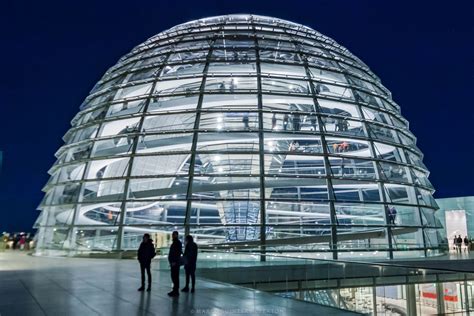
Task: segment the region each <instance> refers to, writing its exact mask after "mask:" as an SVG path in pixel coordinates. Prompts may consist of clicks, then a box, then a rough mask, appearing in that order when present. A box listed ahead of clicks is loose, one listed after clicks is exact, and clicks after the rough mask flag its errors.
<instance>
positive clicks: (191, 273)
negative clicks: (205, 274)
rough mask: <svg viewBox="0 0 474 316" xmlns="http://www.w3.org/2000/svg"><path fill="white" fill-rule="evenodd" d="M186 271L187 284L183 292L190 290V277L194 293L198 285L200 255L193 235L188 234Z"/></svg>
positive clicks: (185, 255)
mask: <svg viewBox="0 0 474 316" xmlns="http://www.w3.org/2000/svg"><path fill="white" fill-rule="evenodd" d="M184 245H185V246H184V255H183V257H184V271H185V272H186V286H185V287H184V288H183V289H182V290H181V292H188V291H189V278H191V293H194V286H195V285H196V275H195V273H196V261H197V255H198V246H197V244H196V243H195V242H194V240H193V236H191V235H187V236H186V238H185V240H184Z"/></svg>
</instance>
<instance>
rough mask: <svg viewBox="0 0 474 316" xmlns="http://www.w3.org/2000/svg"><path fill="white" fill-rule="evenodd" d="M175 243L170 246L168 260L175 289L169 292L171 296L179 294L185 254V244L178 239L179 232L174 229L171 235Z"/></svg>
mask: <svg viewBox="0 0 474 316" xmlns="http://www.w3.org/2000/svg"><path fill="white" fill-rule="evenodd" d="M171 237H172V238H173V243H172V244H171V246H170V252H169V254H168V262H169V263H170V267H171V280H172V281H173V290H172V291H171V292H169V293H168V295H169V296H179V266H180V264H181V255H182V254H183V245H182V244H181V241H179V239H178V232H177V231H174V232H173V234H172V235H171Z"/></svg>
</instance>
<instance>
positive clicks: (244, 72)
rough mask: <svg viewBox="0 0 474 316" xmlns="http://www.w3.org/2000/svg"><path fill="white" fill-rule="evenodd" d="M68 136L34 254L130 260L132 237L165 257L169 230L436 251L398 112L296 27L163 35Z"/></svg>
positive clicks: (385, 95)
mask: <svg viewBox="0 0 474 316" xmlns="http://www.w3.org/2000/svg"><path fill="white" fill-rule="evenodd" d="M71 124H72V128H71V129H70V130H69V131H68V132H67V133H66V135H65V136H64V141H65V145H64V146H62V147H61V148H60V149H59V150H58V152H57V153H56V156H57V158H58V160H57V162H56V163H55V164H54V165H53V167H52V168H51V169H50V170H49V173H50V174H51V178H50V180H49V182H48V183H47V184H46V186H45V188H44V191H45V197H44V199H43V201H42V203H41V204H40V206H39V209H40V210H42V212H41V214H40V216H39V218H38V220H37V221H36V223H35V227H36V228H38V247H37V252H38V253H47V251H48V250H51V249H59V250H67V251H71V252H75V251H93V250H119V251H120V250H126V249H133V248H135V247H136V246H137V242H139V240H140V235H141V234H142V233H143V232H152V233H153V234H154V236H155V238H157V239H158V240H157V242H158V243H161V244H162V245H165V244H166V242H167V241H166V240H167V238H168V235H169V232H170V231H172V230H175V229H176V230H179V231H181V232H183V233H185V234H189V233H191V234H193V235H195V236H196V239H197V240H198V242H200V243H201V244H203V245H206V244H207V245H209V246H213V247H217V246H219V247H224V248H226V247H237V248H238V247H243V248H255V249H259V250H260V251H261V252H265V251H282V252H301V251H305V252H311V253H318V254H320V253H323V254H328V255H329V254H332V257H333V258H338V256H341V255H345V256H355V255H357V254H359V255H370V256H382V257H389V258H393V257H398V256H407V255H409V256H418V255H425V256H426V255H434V254H437V253H438V252H439V249H438V247H439V246H438V245H439V243H438V233H437V229H438V228H440V227H441V225H440V223H439V222H437V221H436V219H435V217H434V212H435V210H436V209H437V205H436V202H435V201H434V199H433V198H432V193H433V192H434V190H433V187H432V186H431V184H430V182H429V181H428V179H427V177H428V171H427V169H426V167H425V166H424V164H423V163H422V158H423V156H422V154H421V152H420V150H419V149H418V148H417V147H416V145H415V143H416V138H415V137H414V136H413V135H412V133H411V132H410V131H409V130H408V122H407V121H406V120H405V119H404V118H403V117H402V116H401V114H400V107H399V106H398V105H397V104H396V103H395V102H394V101H393V100H392V98H391V94H390V92H389V91H388V90H387V89H386V88H385V87H384V86H383V85H382V84H381V82H380V80H379V78H378V77H377V76H376V75H374V74H373V73H372V72H371V71H370V70H369V68H368V67H367V66H366V65H365V64H364V63H363V62H362V61H360V60H359V59H358V58H357V57H355V56H354V55H352V54H351V53H350V52H349V51H348V50H347V49H345V48H344V47H342V46H340V45H339V44H337V43H336V42H335V41H334V40H332V39H330V38H328V37H326V36H324V35H322V34H320V33H318V32H316V31H314V30H312V29H310V28H308V27H305V26H302V25H298V24H295V23H292V22H288V21H284V20H280V19H275V18H269V17H262V16H255V15H226V16H220V17H213V18H207V19H202V20H197V21H192V22H189V23H185V24H181V25H178V26H176V27H173V28H171V29H169V30H167V31H165V32H162V33H159V34H158V35H156V36H153V37H152V38H150V39H148V40H147V41H145V42H144V43H143V44H140V45H138V46H137V47H135V48H134V49H133V50H132V51H131V52H130V53H129V54H127V55H125V56H124V57H122V58H121V59H120V60H119V62H118V63H117V64H116V65H115V66H113V67H111V68H110V69H109V70H108V71H107V72H106V74H105V75H104V76H103V78H102V79H101V80H100V81H99V82H98V83H97V84H96V86H95V87H94V88H93V90H92V91H91V93H90V95H89V96H88V97H87V98H86V100H85V101H84V103H83V104H82V106H81V111H80V112H79V113H78V114H77V115H76V116H75V117H74V119H73V120H72V122H71ZM394 210H395V211H396V214H395V211H394Z"/></svg>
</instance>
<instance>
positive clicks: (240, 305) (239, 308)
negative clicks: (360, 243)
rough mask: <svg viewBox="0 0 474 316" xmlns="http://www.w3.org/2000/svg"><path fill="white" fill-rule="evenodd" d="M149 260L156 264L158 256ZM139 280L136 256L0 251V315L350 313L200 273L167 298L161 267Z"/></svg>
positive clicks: (165, 273) (327, 315)
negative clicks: (146, 282) (145, 281)
mask: <svg viewBox="0 0 474 316" xmlns="http://www.w3.org/2000/svg"><path fill="white" fill-rule="evenodd" d="M160 260H165V259H160ZM152 265H155V266H158V264H157V262H154V263H153V264H152ZM243 273H244V272H243ZM181 277H182V278H181V284H183V279H184V276H183V275H182V276H181ZM139 283H140V281H139V267H138V263H137V262H136V260H116V259H81V258H46V257H34V256H30V255H28V254H26V253H23V252H18V251H17V252H15V251H7V252H0V316H7V315H15V316H17V315H21V316H23V315H26V316H27V315H81V316H86V315H114V316H115V315H324V316H330V315H355V313H351V312H343V311H341V310H338V309H333V308H330V307H324V306H319V305H316V304H311V303H307V302H303V301H297V300H292V299H287V298H282V297H278V296H276V295H272V294H269V293H265V292H260V291H254V290H251V289H246V288H242V287H238V286H234V285H230V284H223V283H217V282H212V281H209V280H205V279H200V278H198V279H197V282H196V283H197V285H196V293H194V294H191V293H182V294H181V295H180V296H179V297H178V298H170V297H168V296H167V292H168V291H170V286H171V280H170V276H169V272H168V271H166V270H156V269H155V270H154V271H153V289H152V291H151V292H138V291H137V288H138V287H139V285H140V284H139Z"/></svg>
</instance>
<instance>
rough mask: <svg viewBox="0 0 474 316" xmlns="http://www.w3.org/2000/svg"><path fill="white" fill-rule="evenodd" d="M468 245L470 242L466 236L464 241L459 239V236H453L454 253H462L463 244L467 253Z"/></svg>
mask: <svg viewBox="0 0 474 316" xmlns="http://www.w3.org/2000/svg"><path fill="white" fill-rule="evenodd" d="M470 243H471V241H470V240H469V238H468V237H467V236H466V237H464V239H463V238H462V237H461V235H459V236H457V237H456V235H454V240H453V244H454V249H455V250H456V252H459V253H460V252H462V245H463V244H464V247H465V248H464V250H465V251H467V252H469V248H470Z"/></svg>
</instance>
